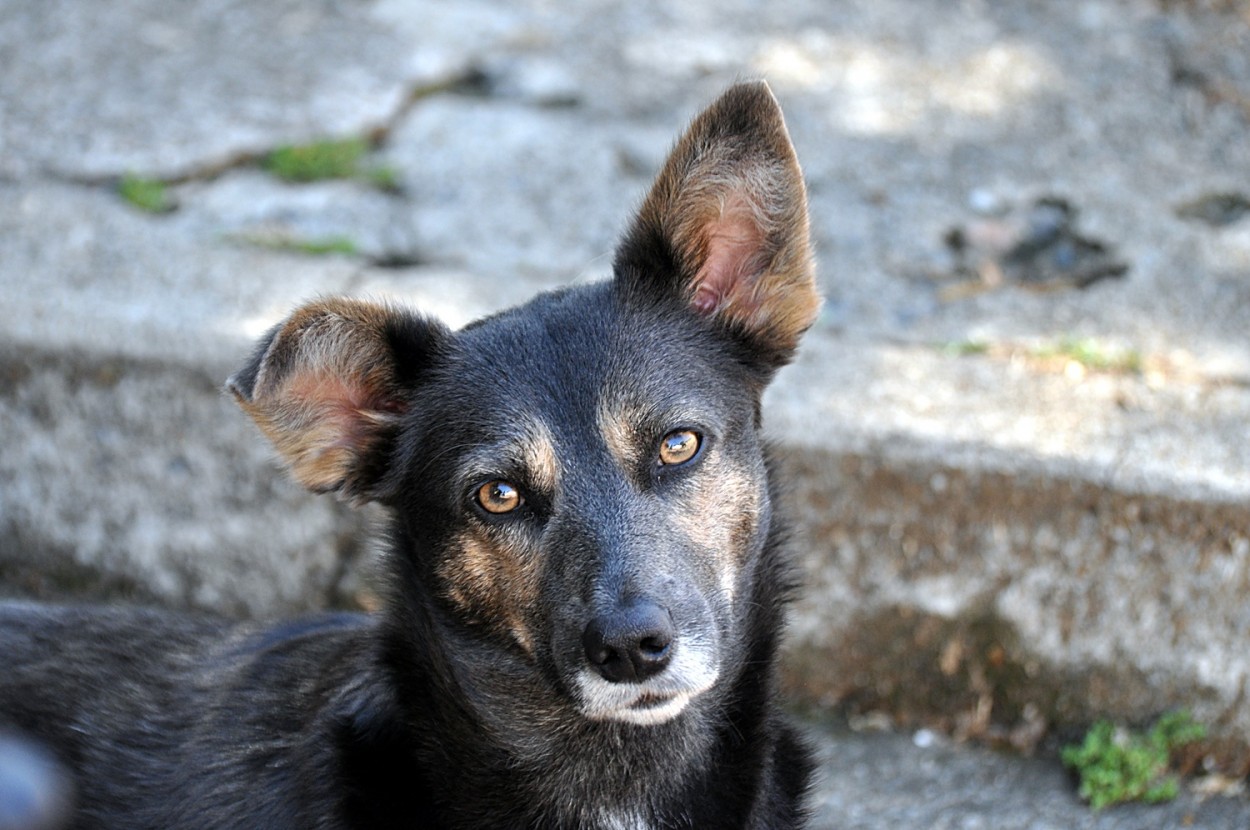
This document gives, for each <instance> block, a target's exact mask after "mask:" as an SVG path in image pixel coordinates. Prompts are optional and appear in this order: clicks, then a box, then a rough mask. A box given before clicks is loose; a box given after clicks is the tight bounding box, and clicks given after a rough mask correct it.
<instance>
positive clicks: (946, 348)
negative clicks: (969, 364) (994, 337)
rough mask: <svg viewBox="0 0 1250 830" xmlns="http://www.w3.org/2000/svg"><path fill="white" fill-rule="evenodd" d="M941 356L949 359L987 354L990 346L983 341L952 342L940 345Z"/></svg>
mask: <svg viewBox="0 0 1250 830" xmlns="http://www.w3.org/2000/svg"><path fill="white" fill-rule="evenodd" d="M941 349H942V354H945V355H950V356H951V357H968V356H971V355H979V354H988V353H989V351H990V344H989V343H986V342H985V341H983V340H952V341H950V342H948V343H943V344H942V347H941Z"/></svg>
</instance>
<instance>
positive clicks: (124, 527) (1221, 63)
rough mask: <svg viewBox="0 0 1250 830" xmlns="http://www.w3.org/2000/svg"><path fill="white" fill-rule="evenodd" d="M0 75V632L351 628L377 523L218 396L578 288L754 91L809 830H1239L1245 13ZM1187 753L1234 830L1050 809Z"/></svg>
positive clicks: (913, 16)
mask: <svg viewBox="0 0 1250 830" xmlns="http://www.w3.org/2000/svg"><path fill="white" fill-rule="evenodd" d="M0 67H2V70H0V593H2V594H3V595H7V596H14V597H30V598H39V599H52V600H80V599H90V600H103V601H120V600H126V601H132V602H143V603H153V604H161V605H166V606H172V607H179V608H193V609H200V610H208V611H215V612H219V613H224V614H228V615H235V616H255V617H271V616H280V615H288V614H292V613H298V612H303V611H309V610H315V609H323V608H329V607H369V606H370V604H371V602H372V599H371V597H372V596H373V595H372V593H371V591H370V587H369V586H370V581H369V580H370V578H371V577H370V571H369V563H370V560H371V557H370V553H371V548H370V542H369V541H368V540H369V538H370V535H369V531H370V527H371V526H372V524H373V518H374V517H372V516H371V515H370V514H369V513H368V512H367V511H366V512H365V513H358V512H352V511H349V510H348V509H346V508H344V507H342V506H340V505H337V504H336V503H334V502H333V501H332V500H331V499H328V498H316V497H313V496H310V495H307V494H305V493H303V492H301V491H300V490H299V489H298V488H297V487H296V486H295V485H294V484H291V483H289V482H288V481H287V480H286V479H285V478H284V477H283V475H282V473H281V471H280V470H278V469H277V466H276V464H275V463H274V461H273V459H272V456H271V454H270V452H269V450H268V448H267V447H266V446H265V445H264V443H263V441H262V439H261V437H260V436H259V434H258V433H257V432H256V430H255V429H254V428H253V427H252V426H251V425H250V423H248V422H247V421H246V419H245V418H244V416H243V415H242V414H241V413H240V412H239V411H237V409H236V408H235V407H234V405H233V404H232V403H231V402H230V401H229V400H227V399H226V397H225V396H223V394H222V393H221V391H220V390H221V386H222V383H223V381H224V379H225V377H226V376H227V375H228V374H229V373H230V372H231V371H232V370H233V369H234V368H236V367H237V365H238V364H239V363H240V362H241V361H242V360H243V358H244V357H245V356H246V355H247V353H248V350H249V347H250V344H251V342H252V341H253V339H254V338H255V337H257V336H258V335H259V334H260V333H261V332H263V331H264V330H265V329H266V328H268V327H269V326H270V325H272V324H273V323H274V322H276V321H277V320H278V319H279V318H280V317H281V316H282V315H283V314H284V313H286V312H287V311H288V310H290V309H291V308H292V307H293V306H295V305H296V304H297V303H299V302H300V301H302V300H305V299H308V298H310V297H312V296H315V295H318V294H325V293H350V294H355V295H369V296H388V297H395V298H399V299H402V300H404V301H408V302H412V303H415V304H417V305H419V306H420V307H421V308H422V309H424V310H426V311H429V312H432V313H434V314H437V315H439V316H441V317H442V318H443V319H444V320H446V321H447V322H449V323H451V324H452V325H460V324H463V323H465V322H467V321H468V320H471V319H473V318H475V317H477V316H480V315H481V314H484V313H488V312H490V311H493V310H496V309H498V308H501V307H503V306H506V305H510V304H513V303H515V302H517V301H520V300H523V299H525V298H526V297H528V296H530V295H531V294H532V293H534V292H535V291H539V290H543V289H547V288H551V287H555V286H559V285H563V284H567V283H569V282H578V281H584V280H594V279H602V278H605V277H606V276H608V274H609V268H610V262H611V256H612V250H613V245H614V241H615V239H616V237H617V235H618V233H619V232H620V231H621V229H622V227H623V226H624V223H625V222H626V221H627V219H628V217H629V216H630V214H631V212H632V211H633V210H634V209H635V207H636V206H637V204H638V203H639V201H640V199H641V197H642V195H643V193H644V191H645V188H646V187H647V185H648V184H649V182H650V180H651V177H652V176H653V175H654V174H655V172H656V171H657V168H658V167H659V165H660V164H661V162H662V161H663V159H664V157H665V155H666V153H667V151H668V148H669V146H670V144H671V142H672V141H673V140H674V138H675V137H676V135H677V134H678V132H679V131H680V130H681V129H682V127H683V126H684V125H685V123H686V122H687V120H688V119H689V118H690V117H692V116H693V115H694V114H695V113H696V112H697V111H698V110H699V109H700V108H701V107H702V106H704V105H705V104H706V103H708V102H709V101H710V100H711V99H712V98H714V97H715V96H716V95H717V94H718V93H719V92H720V91H721V90H722V89H723V88H724V87H726V86H727V85H729V84H730V83H732V82H733V81H734V80H736V79H740V78H757V77H762V78H765V79H767V80H768V81H769V82H770V84H771V85H772V87H773V89H774V91H775V92H776V94H777V96H778V97H779V99H780V100H781V103H782V105H783V108H784V109H785V111H786V115H787V119H788V123H789V126H790V130H791V133H792V136H793V139H794V143H795V145H796V147H797V149H798V153H799V158H800V160H801V162H802V163H803V166H804V170H805V174H806V177H807V183H808V188H809V196H810V202H811V214H812V222H813V225H812V228H813V234H814V237H815V241H816V245H817V251H818V256H819V260H820V275H821V281H822V286H823V290H824V292H825V295H826V303H825V307H824V310H823V312H822V316H821V318H820V320H819V322H818V323H817V325H816V327H815V329H814V330H813V331H812V332H811V334H810V335H809V336H808V339H807V341H806V343H805V346H804V351H803V353H802V355H801V356H800V358H799V360H798V361H797V362H796V364H795V365H794V366H792V367H791V368H788V369H787V370H785V372H783V373H782V375H781V378H780V380H779V381H778V383H777V384H776V386H775V388H774V389H773V390H772V391H771V392H770V397H769V399H768V402H767V410H766V422H767V424H768V427H769V431H770V434H771V435H772V436H773V439H774V440H775V442H776V444H777V447H778V450H779V452H780V453H781V455H782V456H783V457H785V458H786V459H787V467H788V469H789V470H790V471H791V473H792V475H793V488H792V502H793V507H794V513H795V518H796V521H797V525H798V531H799V532H798V534H797V538H798V541H799V544H798V545H797V547H798V550H799V552H800V554H801V556H802V559H803V562H804V565H805V567H806V569H807V587H806V590H805V594H804V597H803V600H802V601H801V603H800V604H799V605H798V607H797V608H796V610H795V613H794V615H793V619H792V626H791V637H790V643H789V653H788V655H787V664H786V666H787V668H786V685H787V690H788V691H787V693H788V695H789V696H790V698H791V699H792V700H793V701H795V702H796V705H797V706H798V707H799V709H800V711H801V712H802V713H803V714H804V715H805V716H806V717H807V718H808V719H809V722H810V723H811V724H812V729H813V734H814V735H817V736H820V740H821V743H820V746H821V752H822V757H823V758H824V762H825V766H826V769H827V776H826V778H825V780H824V783H823V784H822V785H821V789H820V794H819V797H818V802H819V804H820V805H821V806H820V810H821V812H820V816H821V818H820V821H821V822H824V823H823V824H820V825H819V826H846V827H878V826H879V827H903V826H915V827H922V826H928V827H939V826H940V827H973V826H976V827H983V826H990V827H996V828H1008V827H1029V828H1042V827H1056V828H1058V827H1077V826H1090V827H1100V828H1101V827H1121V826H1123V827H1143V826H1180V825H1181V824H1188V826H1207V827H1246V826H1248V825H1250V800H1247V798H1246V796H1245V795H1244V794H1239V793H1240V792H1241V788H1242V781H1243V780H1244V778H1245V776H1246V774H1247V772H1250V750H1248V748H1250V696H1248V690H1247V684H1248V682H1250V681H1248V677H1250V601H1247V597H1250V334H1248V333H1247V332H1248V329H1250V4H1248V3H1247V2H1245V0H1081V1H1080V2H1077V0H1066V1H1065V0H1050V1H1049V2H1036V1H1035V0H1002V1H1001V2H989V0H983V1H978V0H962V1H961V2H952V0H845V2H835V1H834V0H793V2H787V3H784V4H780V3H772V4H766V3H760V2H748V1H747V0H718V1H717V2H704V1H703V0H690V1H689V2H677V3H674V2H651V0H636V2H631V3H615V2H606V0H587V2H579V3H576V4H574V3H563V4H562V3H556V2H546V1H544V0H513V2H487V0H467V1H466V2H454V3H453V2H436V0H425V1H424V2H420V1H418V0H411V1H408V0H299V1H298V2H297V0H263V1H262V0H185V2H179V3H168V2H161V0H113V2H110V3H108V4H103V5H101V4H88V3H81V2H75V0H2V1H0ZM1178 709H1183V710H1185V711H1188V712H1190V713H1192V715H1193V717H1194V718H1195V720H1196V721H1198V722H1199V723H1201V724H1202V725H1203V726H1204V728H1205V730H1206V732H1207V738H1206V739H1205V740H1204V741H1202V742H1200V743H1198V744H1195V745H1194V746H1192V747H1191V748H1190V750H1188V752H1187V753H1182V754H1181V755H1182V757H1180V758H1178V759H1177V758H1174V760H1175V761H1177V763H1179V764H1180V765H1181V766H1183V767H1184V768H1185V769H1186V770H1187V771H1189V772H1194V773H1201V774H1202V775H1201V777H1200V779H1198V780H1200V781H1205V782H1206V783H1205V784H1204V785H1203V786H1206V787H1207V789H1209V790H1211V791H1213V792H1217V793H1220V794H1221V797H1220V798H1218V799H1214V800H1207V801H1203V800H1200V799H1199V798H1198V797H1197V796H1194V795H1193V794H1192V793H1190V794H1187V795H1185V796H1183V797H1182V801H1181V802H1180V803H1179V806H1174V807H1170V808H1155V809H1156V810H1162V811H1164V812H1154V813H1141V814H1138V813H1133V812H1129V813H1123V812H1121V813H1114V812H1112V813H1105V814H1097V815H1095V814H1090V813H1087V812H1085V811H1084V808H1083V807H1081V806H1080V805H1079V804H1078V803H1077V797H1076V795H1075V791H1074V788H1072V787H1070V786H1069V785H1068V784H1069V782H1068V781H1067V780H1066V777H1065V773H1064V772H1063V771H1062V767H1061V765H1060V764H1059V762H1058V760H1057V758H1056V757H1055V756H1056V750H1057V747H1058V746H1059V745H1061V744H1062V743H1064V742H1068V741H1072V740H1075V739H1076V738H1078V737H1079V736H1080V735H1081V734H1082V733H1083V730H1084V729H1085V728H1086V727H1087V726H1088V725H1089V724H1090V723H1092V722H1094V721H1096V720H1098V719H1100V718H1110V719H1112V720H1113V721H1114V722H1116V723H1117V724H1126V725H1143V724H1145V725H1148V724H1150V723H1151V722H1153V721H1154V719H1155V718H1157V717H1158V716H1159V715H1160V714H1162V713H1164V712H1168V711H1172V710H1178ZM877 732H881V733H882V735H881V737H880V739H879V740H877V739H875V738H873V737H872V736H874V735H876V734H877ZM987 747H988V748H989V749H987ZM993 749H998V750H1008V751H1010V752H1011V753H1013V754H1012V755H1011V756H1002V755H994V754H989V753H990V751H991V750H993ZM934 753H939V754H937V755H935V754H934ZM940 753H946V754H940ZM1037 753H1040V755H1041V756H1042V758H1043V761H1039V762H1038V765H1037V766H1029V765H1028V764H1029V763H1031V762H1025V761H1008V760H1007V758H1008V757H1011V758H1019V757H1020V756H1028V755H1030V754H1037ZM1046 759H1049V760H1046ZM1013 764H1014V766H1013ZM1019 764H1024V766H1019ZM1021 776H1022V777H1021ZM1193 786H1198V784H1194V785H1193ZM1191 789H1192V787H1191ZM1031 792H1036V793H1040V795H1037V796H1033V795H1029V793H1031ZM868 793H872V794H873V795H872V796H871V798H875V799H876V801H875V802H871V798H869V796H868V795H866V794H868ZM952 793H957V794H959V795H958V797H953V796H952V795H951V794H952ZM1056 793H1058V795H1056ZM1030 798H1033V799H1035V800H1034V801H1029V800H1028V799H1030ZM865 799H867V800H868V801H869V802H871V803H872V804H875V806H872V807H862V805H863V804H864V803H866V801H865ZM1013 799H1014V801H1013ZM1021 799H1024V800H1023V801H1022V800H1021ZM1056 799H1057V800H1056ZM1052 801H1053V802H1054V803H1055V804H1059V806H1048V805H1051V803H1052ZM1007 803H1012V804H1015V805H1016V810H1017V812H1016V814H1013V815H1015V816H1016V818H1007V813H1005V812H1003V810H1004V807H1003V805H1004V804H1007ZM856 805H860V806H858V807H857V806H856ZM857 810H858V812H856V811H857ZM1052 810H1055V811H1058V812H1051V811H1052ZM1065 810H1068V811H1069V812H1063V811H1065ZM1167 810H1172V812H1167ZM987 815H992V816H995V818H994V819H992V820H989V821H990V823H988V824H986V823H980V824H978V823H976V822H977V821H983V819H984V817H985V816H987ZM835 816H837V817H840V818H837V819H835V818H834V817H835ZM1140 816H1146V817H1147V818H1141V817H1140ZM839 822H840V823H839ZM874 822H876V823H874ZM1082 822H1085V823H1082ZM1118 822H1123V823H1118ZM1156 822H1158V823H1156Z"/></svg>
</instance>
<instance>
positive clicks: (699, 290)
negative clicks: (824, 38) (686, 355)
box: [616, 81, 820, 362]
mask: <svg viewBox="0 0 1250 830" xmlns="http://www.w3.org/2000/svg"><path fill="white" fill-rule="evenodd" d="M616 275H617V279H618V280H620V281H624V282H625V283H626V284H627V287H629V288H640V289H642V290H647V291H656V290H659V291H663V292H667V294H668V295H669V296H672V297H675V298H678V299H679V300H680V301H683V302H685V303H687V304H688V305H689V306H690V308H691V309H693V310H694V311H695V312H696V313H698V314H700V315H703V316H705V317H709V318H715V319H718V320H720V321H723V322H724V323H725V324H726V325H727V326H729V327H730V328H731V329H733V330H736V331H738V332H740V333H741V334H744V335H746V336H747V337H748V338H750V340H751V341H752V342H753V343H754V344H755V345H756V346H758V347H762V348H763V349H765V350H766V351H767V352H769V353H771V354H772V355H773V356H774V358H775V359H776V360H777V361H778V362H784V360H786V359H787V358H788V357H789V356H790V354H791V353H792V352H793V350H794V348H795V346H797V345H798V341H799V337H800V336H801V335H802V334H803V332H804V331H806V330H807V328H808V327H809V326H811V324H812V322H813V321H814V320H815V319H816V314H817V311H818V310H819V308H820V297H819V294H818V293H817V290H816V281H815V267H814V263H813V260H812V252H811V242H810V240H809V237H808V224H807V196H806V193H805V190H804V187H803V175H802V173H801V171H800V170H799V164H798V160H797V159H796V158H795V154H794V148H793V146H792V145H791V143H790V136H789V133H787V131H786V125H785V121H784V119H783V118H782V115H781V108H780V107H779V106H778V104H777V100H776V99H775V98H774V97H773V95H772V92H771V91H770V90H769V88H768V85H767V84H765V83H764V82H762V81H759V82H754V83H743V84H738V85H736V86H733V87H731V88H730V89H729V90H728V91H727V92H726V93H725V94H724V95H722V96H721V97H720V99H718V100H717V101H716V102H715V103H713V104H712V105H711V106H710V107H708V109H707V110H705V111H704V112H703V113H702V114H701V115H699V116H698V117H697V118H696V119H695V120H694V122H693V123H692V124H691V125H690V128H689V129H688V130H687V131H686V134H685V135H684V136H682V138H681V140H680V141H678V142H677V146H676V147H675V148H674V149H673V152H672V154H671V155H670V156H669V158H668V161H667V162H666V163H665V165H664V169H663V170H662V171H661V173H660V175H659V177H658V178H657V179H656V181H655V184H654V185H653V186H652V188H651V192H650V194H648V196H647V198H646V201H645V202H644V203H643V205H642V209H641V210H640V211H639V213H638V216H637V217H636V218H635V220H634V223H633V225H632V227H631V228H630V230H629V233H628V234H627V235H626V237H625V240H624V242H623V243H622V244H621V247H620V248H619V249H618V250H617V254H616Z"/></svg>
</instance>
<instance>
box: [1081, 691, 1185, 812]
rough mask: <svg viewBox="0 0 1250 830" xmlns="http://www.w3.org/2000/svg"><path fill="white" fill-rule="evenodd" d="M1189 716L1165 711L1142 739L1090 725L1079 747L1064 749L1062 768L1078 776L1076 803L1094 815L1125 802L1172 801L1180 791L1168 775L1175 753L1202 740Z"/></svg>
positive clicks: (1105, 725) (1104, 725)
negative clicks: (1084, 804)
mask: <svg viewBox="0 0 1250 830" xmlns="http://www.w3.org/2000/svg"><path fill="white" fill-rule="evenodd" d="M1206 735H1207V730H1206V727H1204V726H1202V724H1199V723H1197V722H1195V721H1194V720H1193V718H1191V717H1190V715H1189V713H1188V712H1170V713H1168V714H1166V715H1164V716H1163V717H1161V718H1159V720H1158V722H1157V723H1155V725H1154V728H1153V729H1151V730H1150V732H1148V733H1145V734H1142V733H1139V732H1132V731H1130V730H1127V729H1123V728H1121V727H1118V726H1116V725H1115V724H1113V723H1111V722H1110V721H1106V720H1103V721H1099V722H1098V723H1095V724H1094V725H1093V726H1092V727H1091V728H1090V730H1089V732H1087V733H1086V735H1085V740H1084V741H1083V742H1082V743H1080V744H1074V745H1072V746H1068V747H1065V748H1064V750H1063V754H1062V758H1063V763H1064V764H1065V765H1066V766H1069V767H1071V768H1073V769H1074V770H1076V772H1077V774H1078V775H1079V776H1080V779H1081V783H1080V794H1081V798H1083V799H1085V800H1086V801H1088V802H1089V804H1090V806H1091V807H1093V808H1094V809H1095V810H1101V809H1103V808H1105V807H1110V806H1111V805H1113V804H1120V803H1122V802H1126V801H1144V802H1146V803H1148V804H1157V803H1159V802H1163V801H1171V800H1172V799H1173V798H1175V797H1176V794H1177V792H1178V791H1179V789H1180V783H1179V782H1178V781H1177V779H1176V776H1175V775H1173V774H1171V773H1170V772H1169V761H1170V759H1171V755H1172V753H1173V752H1175V751H1176V750H1178V749H1180V748H1181V747H1183V746H1185V745H1186V744H1189V743H1193V742H1194V741H1199V740H1202V739H1203V738H1205V737H1206Z"/></svg>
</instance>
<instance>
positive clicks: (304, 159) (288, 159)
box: [262, 138, 369, 182]
mask: <svg viewBox="0 0 1250 830" xmlns="http://www.w3.org/2000/svg"><path fill="white" fill-rule="evenodd" d="M368 151H369V143H368V142H367V141H365V140H364V139H363V138H348V139H343V140H339V141H314V142H312V143H311V144H300V145H288V146H286V147H279V148H278V149H276V150H274V151H273V152H272V153H270V154H269V155H267V156H265V158H264V161H263V162H262V166H263V167H264V168H265V169H266V170H268V171H269V172H270V173H272V174H273V175H275V176H277V177H278V178H280V179H284V180H285V181H288V182H316V181H322V180H324V179H351V178H355V177H356V176H358V175H360V173H361V170H360V161H361V159H363V158H364V156H365V153H367V152H368Z"/></svg>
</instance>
